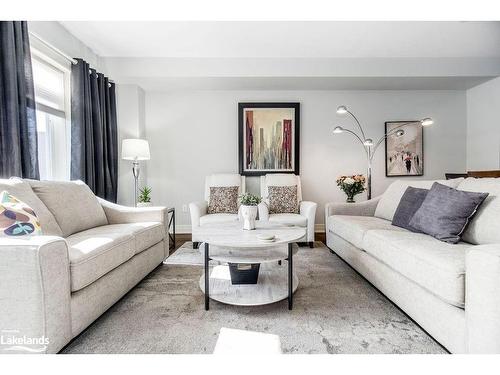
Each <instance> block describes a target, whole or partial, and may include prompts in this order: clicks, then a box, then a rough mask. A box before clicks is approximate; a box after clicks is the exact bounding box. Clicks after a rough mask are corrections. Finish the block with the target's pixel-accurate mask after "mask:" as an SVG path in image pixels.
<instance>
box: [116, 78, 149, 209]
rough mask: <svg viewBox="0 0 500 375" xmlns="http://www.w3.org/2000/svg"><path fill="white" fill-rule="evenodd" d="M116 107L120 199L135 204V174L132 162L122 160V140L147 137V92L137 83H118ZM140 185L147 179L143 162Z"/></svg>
mask: <svg viewBox="0 0 500 375" xmlns="http://www.w3.org/2000/svg"><path fill="white" fill-rule="evenodd" d="M116 108H117V113H116V115H117V121H118V158H119V162H118V199H117V202H118V203H119V204H124V205H127V206H133V205H134V176H133V174H132V162H131V161H129V160H121V148H122V140H124V139H126V138H145V137H146V130H145V113H144V109H145V94H144V90H142V89H141V88H140V87H139V86H137V85H116ZM140 166H141V171H140V174H139V187H143V186H144V185H145V184H146V180H147V177H146V176H147V168H146V165H145V163H144V162H141V165H140Z"/></svg>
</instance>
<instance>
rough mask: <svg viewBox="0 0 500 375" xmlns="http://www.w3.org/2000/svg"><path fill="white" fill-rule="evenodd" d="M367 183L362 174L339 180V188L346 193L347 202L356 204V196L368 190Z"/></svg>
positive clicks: (341, 177) (343, 177)
mask: <svg viewBox="0 0 500 375" xmlns="http://www.w3.org/2000/svg"><path fill="white" fill-rule="evenodd" d="M365 182H366V178H365V176H363V175H362V174H355V175H352V176H340V177H339V178H337V186H338V187H339V188H340V190H342V191H343V192H344V193H346V195H347V202H354V196H355V195H357V194H360V193H362V192H363V191H365V190H366V188H365Z"/></svg>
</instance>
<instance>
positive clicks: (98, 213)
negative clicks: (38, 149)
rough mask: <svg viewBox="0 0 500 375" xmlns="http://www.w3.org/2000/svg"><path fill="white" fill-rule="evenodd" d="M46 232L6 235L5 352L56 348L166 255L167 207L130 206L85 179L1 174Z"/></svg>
mask: <svg viewBox="0 0 500 375" xmlns="http://www.w3.org/2000/svg"><path fill="white" fill-rule="evenodd" d="M1 191H8V192H9V193H10V194H11V195H13V196H14V197H16V198H17V199H19V200H21V201H23V202H24V203H26V204H28V205H29V206H30V207H31V208H32V209H33V210H34V212H35V213H36V215H37V217H38V219H39V221H40V225H41V229H42V232H43V235H39V236H22V237H0V331H1V332H0V334H1V335H2V343H0V353H13V352H20V353H31V352H34V353H57V352H58V351H59V350H60V349H61V348H63V347H64V346H65V345H66V344H67V343H68V342H70V340H71V339H72V338H74V337H75V336H77V335H78V334H79V333H80V332H82V331H83V330H84V329H85V328H86V327H88V326H89V325H90V324H91V323H92V322H93V321H94V320H95V319H97V318H98V317H99V316H100V315H101V314H102V313H104V312H105V311H106V310H107V309H108V308H110V307H111V306H112V305H113V304H114V303H115V302H116V301H118V300H119V299H120V298H121V297H122V296H123V295H124V294H125V293H127V292H128V291H129V290H130V289H132V288H133V287H134V286H135V285H136V284H137V283H138V282H139V281H141V280H142V279H143V278H144V277H145V276H146V275H147V274H148V273H150V272H151V271H152V270H153V269H154V268H156V267H157V266H158V265H159V264H161V263H162V261H163V260H164V259H165V258H166V257H167V256H168V248H169V247H168V234H167V212H166V209H165V208H163V207H150V208H129V207H124V206H120V205H116V204H113V203H110V202H107V201H105V200H102V199H99V198H97V197H96V196H95V195H94V194H93V193H92V192H91V190H90V189H89V187H88V186H87V185H85V184H84V183H82V182H78V181H77V182H54V181H34V180H21V179H18V178H13V179H9V180H0V192H1Z"/></svg>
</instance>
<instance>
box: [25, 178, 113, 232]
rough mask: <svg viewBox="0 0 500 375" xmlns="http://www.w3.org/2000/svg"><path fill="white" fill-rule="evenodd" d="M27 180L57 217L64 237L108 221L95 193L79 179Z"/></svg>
mask: <svg viewBox="0 0 500 375" xmlns="http://www.w3.org/2000/svg"><path fill="white" fill-rule="evenodd" d="M28 181H29V183H30V185H31V187H32V189H33V191H34V192H35V193H36V195H38V197H39V198H40V199H41V200H42V202H43V203H44V204H45V205H46V206H47V208H48V209H49V210H50V212H52V214H53V215H54V217H55V218H56V220H57V223H58V224H59V227H60V228H61V230H62V235H63V237H68V236H70V235H71V234H73V233H77V232H81V231H83V230H86V229H90V228H94V227H98V226H101V225H106V224H108V220H107V219H106V215H105V213H104V210H103V208H102V207H101V205H100V203H99V201H98V200H97V197H96V196H95V195H94V193H92V190H90V188H89V187H88V186H87V185H85V184H84V183H83V182H82V181H37V180H28ZM42 230H43V227H42Z"/></svg>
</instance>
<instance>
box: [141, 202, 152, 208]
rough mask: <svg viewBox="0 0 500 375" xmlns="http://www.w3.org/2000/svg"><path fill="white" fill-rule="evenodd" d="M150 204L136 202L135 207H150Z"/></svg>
mask: <svg viewBox="0 0 500 375" xmlns="http://www.w3.org/2000/svg"><path fill="white" fill-rule="evenodd" d="M152 205H153V203H151V202H137V207H151V206H152Z"/></svg>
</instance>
